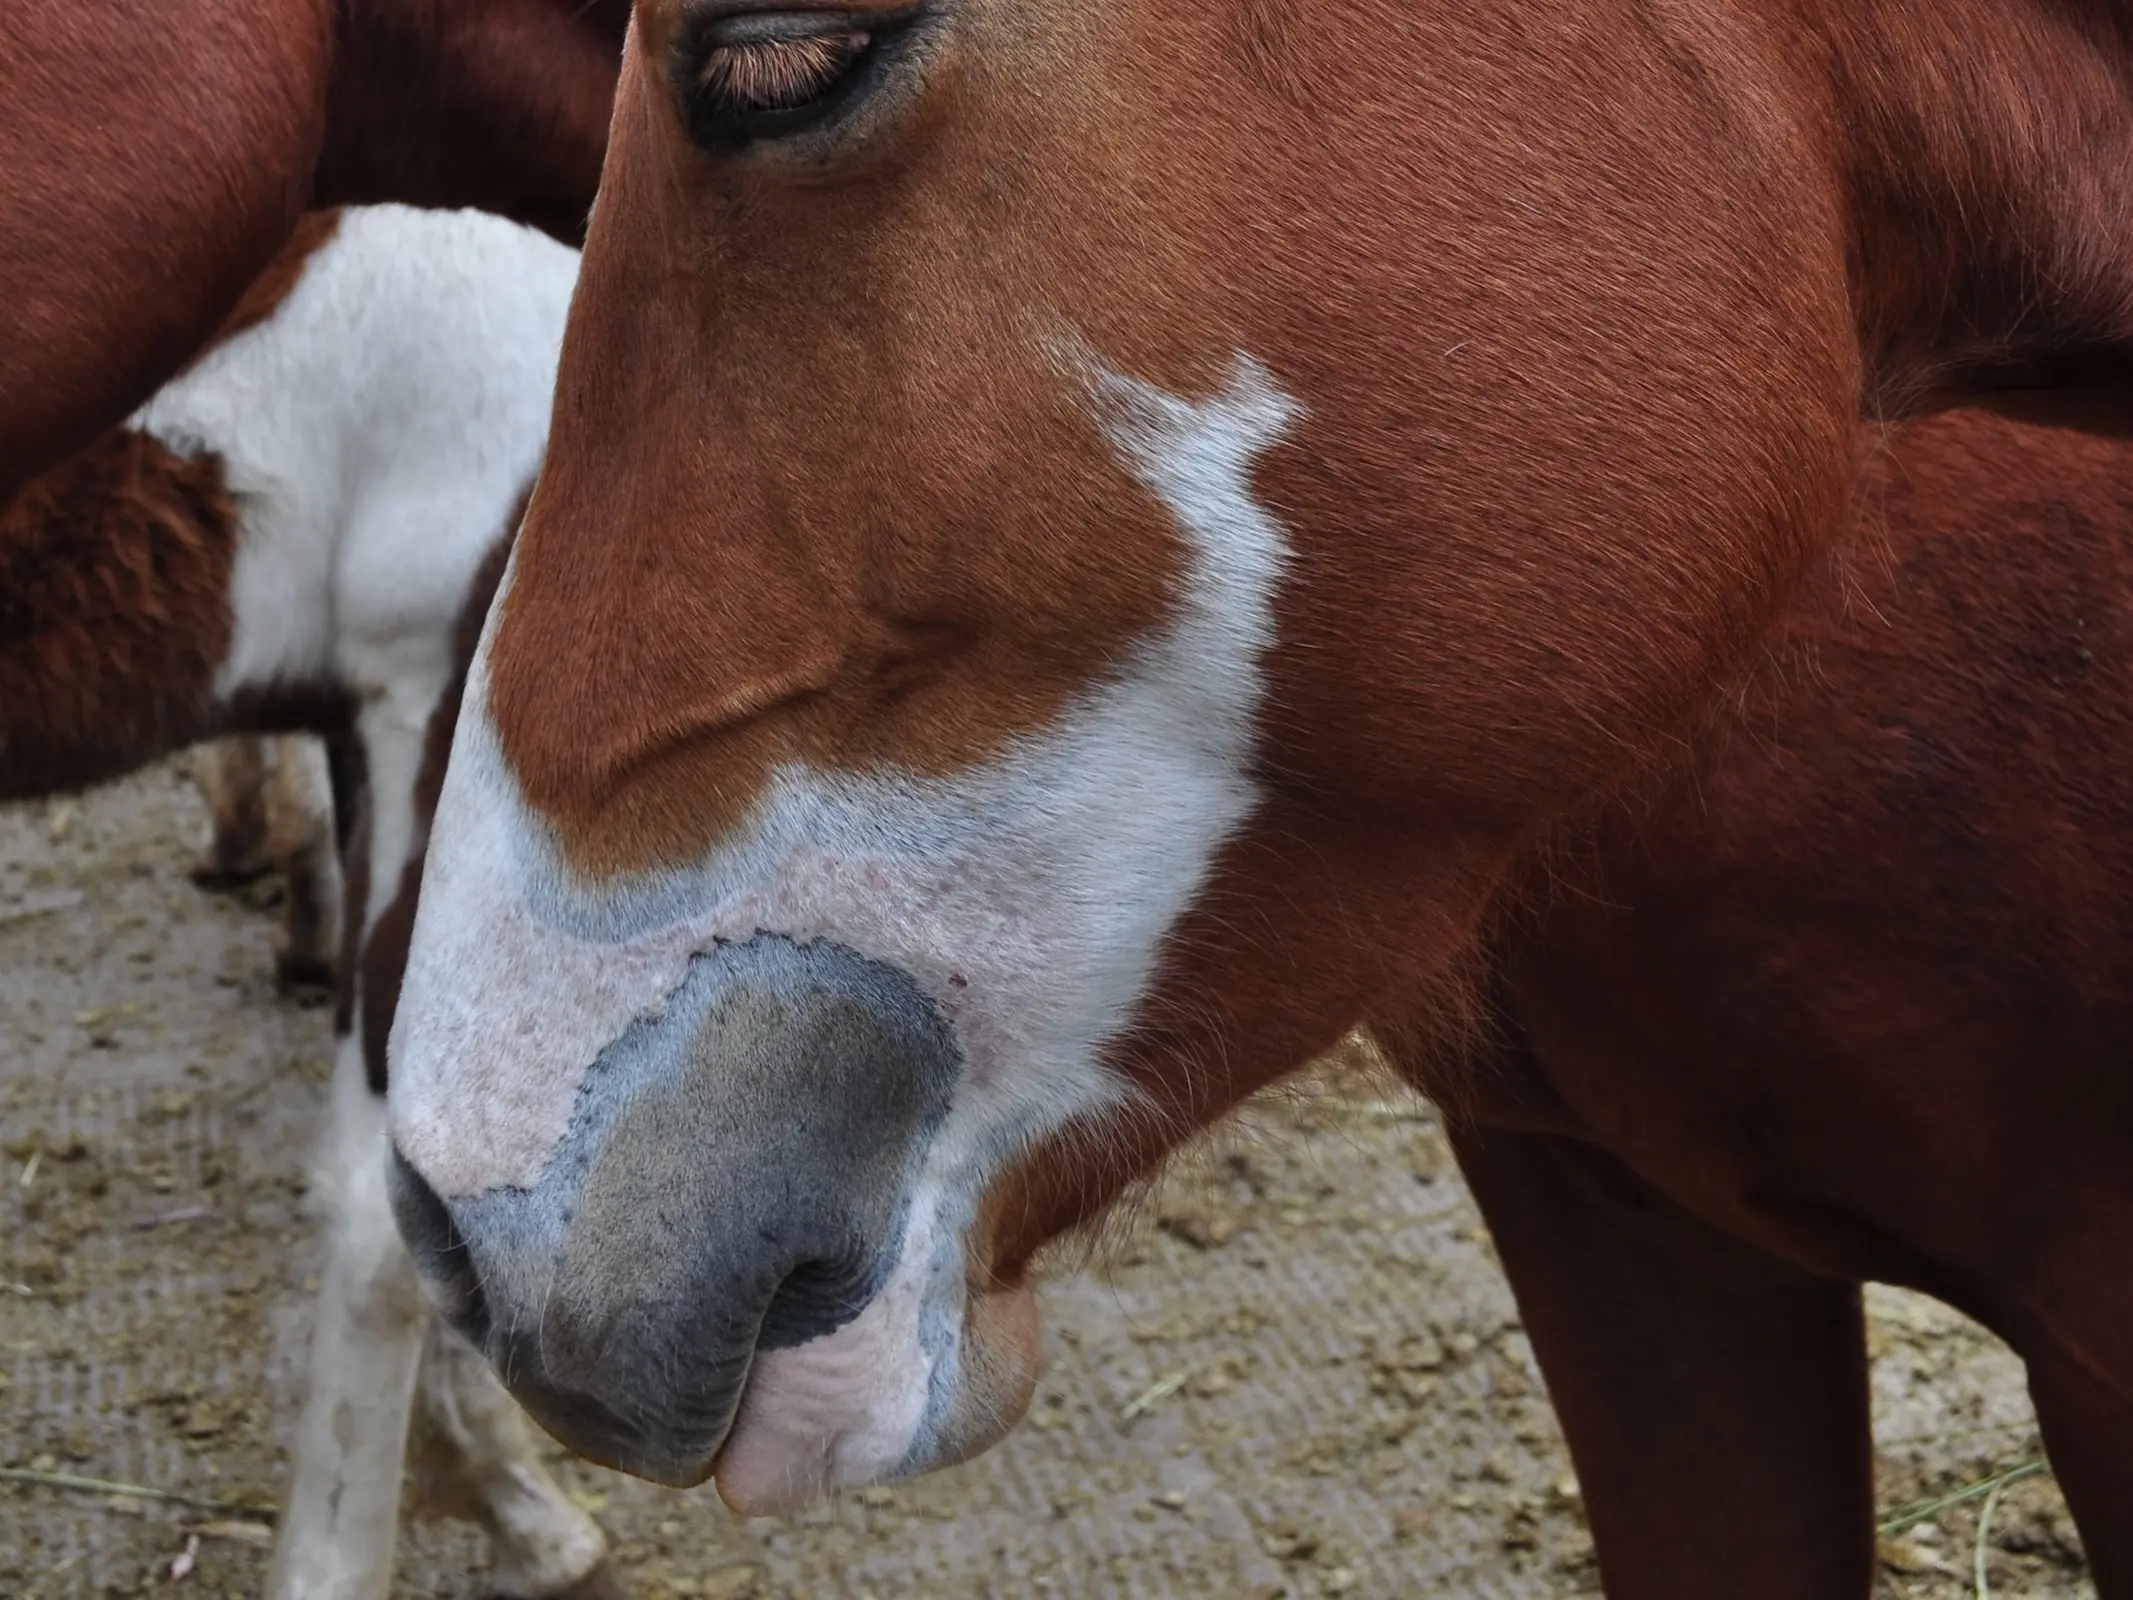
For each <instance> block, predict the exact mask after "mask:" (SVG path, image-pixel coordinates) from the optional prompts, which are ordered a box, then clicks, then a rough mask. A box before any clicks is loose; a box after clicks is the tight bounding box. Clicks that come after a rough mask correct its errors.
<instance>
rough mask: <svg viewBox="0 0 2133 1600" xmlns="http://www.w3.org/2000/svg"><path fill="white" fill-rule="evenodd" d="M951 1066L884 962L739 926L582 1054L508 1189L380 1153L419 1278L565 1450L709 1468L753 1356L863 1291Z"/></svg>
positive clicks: (935, 1021)
mask: <svg viewBox="0 0 2133 1600" xmlns="http://www.w3.org/2000/svg"><path fill="white" fill-rule="evenodd" d="M958 1066H959V1058H958V1055H957V1051H956V1047H955V1040H954V1037H953V1035H952V1034H951V1032H950V1030H949V1027H948V1024H947V1023H946V1022H945V1021H944V1020H943V1019H942V1017H941V1016H940V1014H939V1012H938V1011H937V1010H936V1009H935V1008H934V1005H933V1002H932V1001H931V1000H930V999H929V998H928V997H927V996H926V995H925V994H924V993H923V992H922V991H921V990H920V989H919V987H918V985H917V984H916V983H914V982H913V981H912V980H911V979H910V978H909V977H908V976H907V975H905V974H904V973H903V972H901V971H899V970H898V969H896V968H894V967H890V966H886V965H884V964H882V963H880V962H877V961H871V960H868V959H867V958H865V957H863V956H861V955H859V954H857V953H856V952H854V951H852V950H849V949H847V948H845V947H844V946H842V945H837V944H833V943H830V942H828V941H827V940H817V941H815V942H813V943H809V944H795V943H793V942H792V941H791V940H789V939H784V938H780V937H777V936H774V935H769V934H759V935H757V936H756V937H755V938H753V939H751V940H749V941H748V942H747V943H746V944H740V945H721V946H718V947H716V948H714V949H712V950H709V951H707V952H705V953H703V954H701V955H699V956H697V957H695V958H694V960H693V961H692V962H691V963H690V967H689V971H688V975H687V977H686V978H685V979H684V980H683V981H682V983H681V985H680V986H679V987H678V988H677V989H676V990H675V991H674V993H673V994H672V995H671V996H669V998H668V1000H667V1003H666V1007H665V1009H664V1011H662V1012H661V1013H660V1014H659V1015H658V1016H656V1017H644V1018H639V1019H638V1020H637V1021H636V1022H635V1023H633V1024H632V1025H631V1026H630V1028H629V1029H628V1030H627V1031H626V1032H625V1033H624V1034H623V1035H622V1036H621V1037H620V1038H618V1039H617V1040H615V1042H614V1043H613V1044H611V1045H609V1046H608V1047H607V1049H605V1050H604V1051H602V1052H601V1055H600V1058H599V1060H598V1061H597V1062H596V1063H595V1064H594V1065H593V1067H592V1069H591V1071H590V1072H589V1073H588V1074H587V1077H586V1081H585V1084H584V1087H583V1088H582V1089H581V1091H580V1092H579V1096H578V1101H577V1105H576V1107H575V1109H574V1111H573V1113H572V1119H571V1124H570V1131H569V1133H568V1134H567V1135H566V1136H565V1137H564V1139H563V1141H562V1142H561V1144H560V1145H558V1146H557V1148H556V1152H555V1154H554V1156H553V1158H552V1159H551V1160H550V1162H549V1165H548V1168H547V1170H546V1171H545V1172H544V1173H543V1174H542V1176H541V1179H540V1181H539V1182H538V1183H537V1184H536V1185H535V1186H534V1187H532V1188H530V1189H492V1190H489V1191H487V1192H486V1193H483V1194H480V1195H476V1196H473V1197H471V1198H462V1199H454V1200H450V1201H446V1200H444V1199H441V1198H440V1197H439V1196H438V1195H437V1194H436V1192H435V1191H434V1190H433V1189H431V1187H430V1186H429V1185H428V1184H427V1183H425V1182H424V1181H423V1179H422V1177H421V1176H420V1175H419V1174H418V1173H417V1172H416V1171H415V1170H414V1169H413V1168H412V1167H411V1166H409V1165H408V1163H407V1162H406V1161H405V1160H404V1159H402V1158H401V1157H400V1155H399V1154H398V1152H397V1151H395V1153H394V1156H393V1204H394V1210H395V1213H396V1215H397V1217H398V1219H399V1223H400V1230H401V1232H402V1233H403V1234H404V1235H405V1236H406V1238H407V1241H408V1244H409V1246H410V1247H411V1248H412V1249H413V1251H414V1254H415V1259H416V1262H417V1263H418V1265H419V1266H420V1268H421V1271H422V1274H423V1277H424V1279H425V1280H426V1282H427V1284H428V1286H429V1288H430V1291H431V1294H432V1297H433V1298H434V1299H435V1300H436V1301H437V1302H438V1304H439V1305H440V1307H441V1308H443V1309H444V1311H445V1313H446V1314H447V1315H448V1316H449V1317H450V1318H451V1320H452V1322H453V1323H454V1325H455V1326H457V1327H458V1329H459V1331H460V1332H461V1333H463V1334H464V1335H466V1337H467V1338H468V1339H469V1340H470V1341H472V1342H473V1343H474V1345H475V1346H476V1347H477V1348H479V1349H480V1350H482V1351H483V1352H484V1353H485V1354H486V1355H487V1356H488V1357H489V1359H490V1360H491V1361H492V1362H493V1363H494V1364H495V1366H496V1368H497V1371H498V1372H499V1374H500V1375H501V1376H502V1377H503V1379H504V1382H505V1383H506V1384H507V1385H508V1386H509V1388H510V1389H511V1391H512V1393H513V1394H514V1395H516V1396H517V1397H518V1399H519V1401H520V1402H521V1403H522V1404H523V1405H524V1406H525V1407H526V1409H527V1410H528V1411H530V1412H532V1413H533V1415H534V1416H535V1417H536V1418H537V1419H538V1420H539V1421H540V1422H541V1424H542V1425H543V1426H544V1427H546V1428H547V1429H548V1430H549V1431H550V1432H551V1433H553V1434H554V1435H555V1436H556V1437H557V1438H558V1439H560V1440H562V1441H563V1442H564V1443H565V1444H567V1445H568V1446H570V1448H572V1449H573V1450H575V1451H577V1452H578V1453H579V1454H581V1455H584V1456H587V1457H589V1458H591V1459H593V1460H595V1461H600V1462H603V1463H606V1464H607V1465H610V1466H614V1467H618V1468H620V1469H621V1470H623V1471H625V1472H630V1473H634V1474H636V1475H638V1476H640V1477H646V1478H651V1479H655V1480H657V1481H659V1482H662V1483H669V1484H677V1485H681V1484H693V1483H699V1482H701V1481H703V1479H704V1478H705V1477H706V1476H707V1475H708V1474H709V1473H710V1471H711V1467H712V1462H713V1460H714V1458H715V1457H716V1455H717V1453H718V1450H719V1447H720V1445H721V1444H722V1443H723V1442H724V1440H725V1437H726V1433H727V1430H728V1428H729V1427H730V1426H731V1424H732V1420H733V1415H734V1411H735V1409H736V1407H737V1406H738V1404H739V1402H740V1397H741V1390H742V1387H743V1385H744V1384H745V1383H746V1381H747V1377H748V1370H749V1366H750V1363H751V1361H752V1360H753V1358H754V1354H755V1352H756V1351H757V1350H776V1349H780V1348H783V1347H787V1346H792V1345H799V1344H804V1343H806V1342H808V1341H809V1340H811V1339H815V1338H819V1337H820V1336H822V1335H823V1334H826V1333H829V1332H832V1331H833V1330H835V1329H837V1328H839V1327H841V1326H843V1325H844V1324H845V1323H847V1322H849V1321H851V1320H852V1319H853V1318H854V1317H856V1316H857V1315H858V1314H859V1313H860V1311H861V1310H863V1309H864V1308H865V1306H866V1305H867V1303H868V1301H870V1300H871V1299H872V1298H873V1296H874V1294H875V1293H876V1291H877V1290H878V1289H879V1288H880V1286H881V1284H882V1282H883V1280H884V1279H885V1278H886V1277H887V1275H888V1273H889V1271H890V1270H891V1268H892V1267H893V1265H894V1262H895V1257H896V1252H897V1248H898V1244H899V1241H900V1237H901V1234H902V1231H903V1222H904V1217H905V1213H906V1211H907V1209H908V1206H909V1201H910V1195H911V1190H912V1186H913V1184H914V1182H915V1180H916V1178H917V1175H918V1170H919V1167H920V1164H921V1162H922V1161H923V1159H924V1156H925V1152H926V1148H927V1145H928V1143H929V1141H930V1139H931V1137H932V1135H933V1133H934V1131H935V1129H936V1128H938V1126H939V1124H940V1122H941V1120H942V1118H943V1117H944V1116H945V1115H946V1114H947V1111H948V1102H949V1097H950V1094H951V1092H952V1090H953V1087H954V1084H955V1079H956V1075H957V1071H958Z"/></svg>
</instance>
